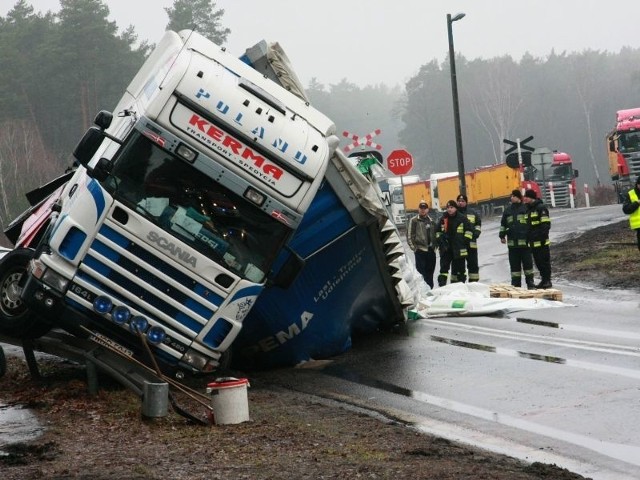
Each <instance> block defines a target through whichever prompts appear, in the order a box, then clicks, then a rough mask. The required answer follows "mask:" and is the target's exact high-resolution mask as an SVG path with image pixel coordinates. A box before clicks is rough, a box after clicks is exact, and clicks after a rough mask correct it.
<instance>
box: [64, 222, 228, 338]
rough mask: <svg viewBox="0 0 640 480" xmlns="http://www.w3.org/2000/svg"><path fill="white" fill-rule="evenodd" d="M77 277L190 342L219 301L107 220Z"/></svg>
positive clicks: (211, 314)
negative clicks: (131, 239)
mask: <svg viewBox="0 0 640 480" xmlns="http://www.w3.org/2000/svg"><path fill="white" fill-rule="evenodd" d="M75 281H76V282H77V283H82V284H85V285H87V284H88V285H90V286H91V287H93V288H91V290H97V294H98V295H100V294H104V295H107V296H109V297H111V298H113V299H114V301H118V302H121V303H123V304H126V305H128V306H129V307H130V308H132V309H135V310H137V311H138V312H139V313H140V314H142V315H145V316H147V317H148V318H149V320H151V321H152V323H155V324H157V325H160V326H162V327H163V328H165V330H166V331H167V334H169V335H171V334H172V333H173V335H175V334H178V336H186V337H187V339H189V340H191V339H193V337H194V336H196V335H197V334H198V333H200V331H201V330H202V328H203V327H204V326H205V325H206V324H207V322H209V320H210V319H211V318H212V317H213V315H214V313H215V311H216V310H217V309H218V307H219V306H220V305H221V303H222V301H223V297H222V296H220V295H219V294H217V293H215V292H213V291H212V290H211V289H209V288H208V287H206V286H205V285H203V284H202V283H200V282H198V281H196V280H194V279H193V278H192V277H191V276H189V275H186V274H184V273H183V272H181V271H180V270H179V269H177V268H175V267H174V266H172V265H170V264H169V263H168V262H166V261H165V260H164V259H162V258H160V257H159V256H158V255H157V254H156V253H154V252H152V251H150V250H147V249H146V248H144V247H142V246H141V245H138V244H136V243H135V242H133V241H130V240H129V239H128V238H126V237H125V236H124V235H123V234H121V233H119V232H118V231H116V229H115V228H114V227H112V226H109V225H106V224H105V225H103V226H102V227H101V228H100V230H99V232H98V235H97V236H96V239H95V240H94V241H93V243H92V244H91V247H90V249H89V251H88V252H87V255H86V256H85V258H84V260H83V262H82V264H81V266H80V269H79V271H78V273H77V275H76V279H75ZM187 339H184V340H187Z"/></svg>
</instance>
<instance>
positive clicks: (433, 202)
mask: <svg viewBox="0 0 640 480" xmlns="http://www.w3.org/2000/svg"><path fill="white" fill-rule="evenodd" d="M520 178H521V174H520V170H519V169H518V168H511V167H510V166H508V165H507V164H506V163H499V164H496V165H489V166H486V167H479V168H476V169H475V170H472V171H470V172H467V173H466V174H465V183H466V186H467V196H468V197H469V204H470V205H473V206H475V207H476V208H479V209H481V211H482V214H483V215H487V214H490V213H492V212H493V211H494V210H495V208H496V207H500V206H504V205H506V202H507V201H508V200H509V197H510V196H511V191H512V190H513V189H515V188H533V189H534V190H536V191H537V192H538V193H539V192H540V188H539V187H538V185H537V184H535V183H532V182H525V183H526V185H523V183H522V182H521V180H520ZM459 193H460V184H459V178H458V173H457V172H450V173H446V174H432V175H431V176H430V178H429V180H425V181H422V182H415V183H410V184H405V185H404V199H405V206H406V210H407V211H412V210H415V209H416V208H417V205H418V203H420V201H421V200H425V201H426V202H427V203H428V204H429V205H430V206H431V207H432V208H433V209H434V210H440V209H442V208H444V205H445V204H446V203H447V201H449V200H455V199H456V197H457V196H458V194H459Z"/></svg>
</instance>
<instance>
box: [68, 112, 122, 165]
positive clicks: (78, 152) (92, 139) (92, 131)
mask: <svg viewBox="0 0 640 480" xmlns="http://www.w3.org/2000/svg"><path fill="white" fill-rule="evenodd" d="M112 120H113V114H112V113H111V112H107V111H106V110H100V111H99V112H98V114H97V115H96V118H94V119H93V123H94V126H93V127H89V130H87V132H86V133H85V134H84V136H83V137H82V138H81V139H80V142H78V145H76V148H75V150H74V151H73V156H74V157H76V159H77V160H78V162H80V164H81V165H83V166H85V167H86V166H87V164H88V163H89V161H90V160H91V158H92V157H93V156H94V155H95V154H96V152H97V151H98V148H100V145H101V144H102V140H104V138H105V137H109V135H107V133H106V132H105V130H106V129H107V128H109V127H110V126H111V122H112ZM109 138H111V137H109Z"/></svg>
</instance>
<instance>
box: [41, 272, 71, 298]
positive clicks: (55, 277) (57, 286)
mask: <svg viewBox="0 0 640 480" xmlns="http://www.w3.org/2000/svg"><path fill="white" fill-rule="evenodd" d="M42 281H43V283H45V284H47V285H48V286H50V287H51V288H53V289H54V290H56V291H58V292H60V293H63V292H64V291H65V290H66V289H67V285H69V280H67V279H66V278H65V277H63V276H62V275H60V274H59V273H57V272H54V271H53V270H51V269H50V268H47V269H46V270H45V271H44V273H43V274H42Z"/></svg>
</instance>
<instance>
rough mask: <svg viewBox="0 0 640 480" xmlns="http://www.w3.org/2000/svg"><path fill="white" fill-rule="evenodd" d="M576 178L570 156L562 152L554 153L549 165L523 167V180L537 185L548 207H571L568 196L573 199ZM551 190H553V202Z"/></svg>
mask: <svg viewBox="0 0 640 480" xmlns="http://www.w3.org/2000/svg"><path fill="white" fill-rule="evenodd" d="M576 178H578V171H577V170H575V169H574V168H573V160H572V159H571V155H569V154H568V153H564V152H554V153H553V161H552V162H551V165H548V166H545V167H541V166H533V165H530V166H528V167H525V180H526V181H527V180H528V181H531V182H535V183H537V184H538V186H539V188H540V192H542V195H543V197H544V202H545V203H546V204H547V205H550V206H551V205H553V206H555V207H569V206H571V197H570V195H573V196H574V198H575V195H576ZM550 187H551V188H550ZM551 189H553V200H554V201H553V202H552V201H551Z"/></svg>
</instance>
